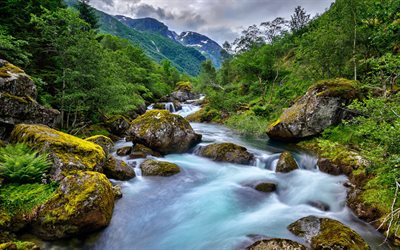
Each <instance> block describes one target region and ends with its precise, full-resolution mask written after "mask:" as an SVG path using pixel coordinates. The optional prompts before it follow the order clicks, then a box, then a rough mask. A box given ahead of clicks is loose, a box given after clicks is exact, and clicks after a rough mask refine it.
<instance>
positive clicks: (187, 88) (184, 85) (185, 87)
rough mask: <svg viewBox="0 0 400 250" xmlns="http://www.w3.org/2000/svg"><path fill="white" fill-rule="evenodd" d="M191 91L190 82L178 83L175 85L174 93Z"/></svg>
mask: <svg viewBox="0 0 400 250" xmlns="http://www.w3.org/2000/svg"><path fill="white" fill-rule="evenodd" d="M192 89H193V87H192V84H191V83H190V82H183V81H182V82H178V83H176V87H175V91H179V90H182V91H189V92H191V91H192Z"/></svg>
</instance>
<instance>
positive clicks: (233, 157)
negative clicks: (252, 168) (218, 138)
mask: <svg viewBox="0 0 400 250" xmlns="http://www.w3.org/2000/svg"><path fill="white" fill-rule="evenodd" d="M196 154H198V155H200V156H203V157H207V158H210V159H212V160H214V161H223V162H230V163H236V164H244V165H249V164H250V163H251V162H252V161H253V159H254V155H253V154H252V153H249V152H248V151H247V149H246V148H245V147H242V146H239V145H236V144H233V143H215V144H210V145H207V146H204V147H200V148H199V150H197V152H196Z"/></svg>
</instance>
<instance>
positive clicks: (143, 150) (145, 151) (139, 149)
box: [132, 143, 161, 157]
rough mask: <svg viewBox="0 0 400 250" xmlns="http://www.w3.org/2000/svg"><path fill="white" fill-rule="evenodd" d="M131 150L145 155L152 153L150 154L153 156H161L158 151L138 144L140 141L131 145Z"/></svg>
mask: <svg viewBox="0 0 400 250" xmlns="http://www.w3.org/2000/svg"><path fill="white" fill-rule="evenodd" d="M132 151H133V152H140V153H143V154H145V155H146V156H147V155H152V156H155V157H160V156H161V154H160V153H158V152H156V151H154V150H152V149H150V148H148V147H146V146H145V145H143V144H140V143H136V144H135V146H133V148H132Z"/></svg>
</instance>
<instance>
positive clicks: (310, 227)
mask: <svg viewBox="0 0 400 250" xmlns="http://www.w3.org/2000/svg"><path fill="white" fill-rule="evenodd" d="M288 229H289V231H291V232H292V233H293V234H295V235H296V236H298V237H301V238H303V240H305V241H306V242H307V243H309V244H310V245H311V247H312V248H313V249H338V250H341V249H348V250H350V249H351V250H366V249H369V246H368V244H367V243H366V242H365V241H364V240H363V238H361V236H360V235H358V234H357V233H356V232H355V231H353V230H352V229H350V228H349V227H347V226H345V225H343V224H342V223H340V222H338V221H336V220H332V219H328V218H318V217H315V216H308V217H304V218H302V219H300V220H297V221H295V222H294V223H292V224H290V225H289V226H288Z"/></svg>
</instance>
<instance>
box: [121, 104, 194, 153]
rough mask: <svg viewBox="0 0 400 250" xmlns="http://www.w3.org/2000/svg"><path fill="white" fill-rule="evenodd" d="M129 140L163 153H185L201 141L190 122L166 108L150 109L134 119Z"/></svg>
mask: <svg viewBox="0 0 400 250" xmlns="http://www.w3.org/2000/svg"><path fill="white" fill-rule="evenodd" d="M128 134H129V136H128V137H127V140H130V141H133V142H134V143H140V144H143V145H145V146H146V147H149V148H151V149H153V150H155V151H157V152H160V153H162V154H169V153H183V152H186V151H188V150H189V149H190V148H191V147H193V146H194V145H196V144H197V143H199V142H200V141H201V135H199V134H196V133H195V132H194V130H193V129H192V127H191V126H190V124H189V122H188V121H186V120H185V119H184V118H183V117H181V116H179V115H175V114H171V113H170V112H168V111H166V110H149V111H147V112H146V113H145V114H144V115H142V116H139V117H138V118H137V119H135V120H134V121H132V126H131V128H130V129H129V132H128Z"/></svg>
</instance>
